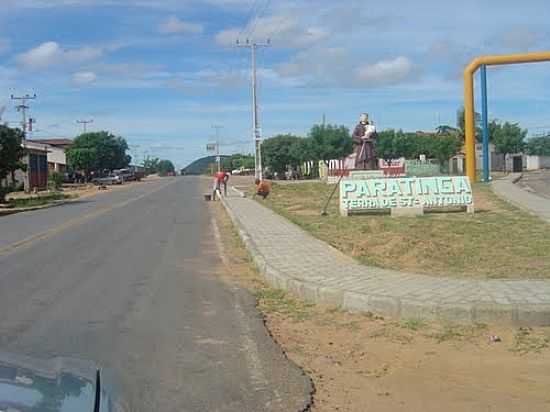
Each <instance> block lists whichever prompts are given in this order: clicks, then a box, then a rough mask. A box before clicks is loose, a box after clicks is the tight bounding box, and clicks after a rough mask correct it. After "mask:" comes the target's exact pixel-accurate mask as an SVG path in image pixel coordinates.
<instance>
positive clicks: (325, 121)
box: [323, 113, 327, 128]
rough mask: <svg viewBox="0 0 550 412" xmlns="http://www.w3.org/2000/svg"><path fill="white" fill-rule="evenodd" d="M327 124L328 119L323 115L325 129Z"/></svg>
mask: <svg viewBox="0 0 550 412" xmlns="http://www.w3.org/2000/svg"><path fill="white" fill-rule="evenodd" d="M326 124H327V117H326V116H325V114H324V113H323V128H324V127H325V126H326Z"/></svg>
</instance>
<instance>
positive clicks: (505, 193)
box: [491, 173, 550, 222]
mask: <svg viewBox="0 0 550 412" xmlns="http://www.w3.org/2000/svg"><path fill="white" fill-rule="evenodd" d="M520 178H521V174H520V173H513V174H510V175H509V176H507V177H505V178H502V179H496V180H493V182H492V183H491V185H492V186H493V190H494V191H495V192H496V193H497V194H498V195H499V196H500V197H502V198H504V199H505V200H507V201H508V202H510V203H512V204H513V205H515V206H517V207H519V208H521V209H523V210H526V211H528V212H531V213H533V214H535V215H537V216H539V217H540V218H542V219H544V220H546V221H548V222H550V200H548V199H545V198H544V197H541V196H537V195H536V194H534V193H531V192H528V191H527V190H525V189H523V188H522V187H521V186H519V185H517V184H515V183H514V182H515V181H517V179H520Z"/></svg>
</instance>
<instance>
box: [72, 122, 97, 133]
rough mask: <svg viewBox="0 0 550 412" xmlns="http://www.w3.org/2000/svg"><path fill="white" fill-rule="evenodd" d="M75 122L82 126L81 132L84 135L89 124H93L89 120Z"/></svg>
mask: <svg viewBox="0 0 550 412" xmlns="http://www.w3.org/2000/svg"><path fill="white" fill-rule="evenodd" d="M76 122H77V123H79V124H81V125H82V132H83V133H86V126H88V125H89V124H91V123H93V122H94V119H90V120H77V121H76Z"/></svg>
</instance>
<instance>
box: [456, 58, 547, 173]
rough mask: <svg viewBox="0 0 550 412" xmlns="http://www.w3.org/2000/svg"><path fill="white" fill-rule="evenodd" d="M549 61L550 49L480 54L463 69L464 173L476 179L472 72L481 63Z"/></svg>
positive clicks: (489, 64)
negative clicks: (516, 52) (495, 54)
mask: <svg viewBox="0 0 550 412" xmlns="http://www.w3.org/2000/svg"><path fill="white" fill-rule="evenodd" d="M544 61H550V51H544V52H533V53H521V54H507V55H498V56H480V57H477V58H475V59H474V60H472V61H471V62H470V64H469V65H468V66H467V67H466V68H465V69H464V145H465V146H466V153H465V155H466V175H467V176H468V177H469V178H470V181H471V182H475V180H476V136H475V123H474V112H475V110H474V73H475V72H476V70H477V69H478V68H479V66H481V65H482V64H485V65H487V66H494V65H502V64H519V63H534V62H544Z"/></svg>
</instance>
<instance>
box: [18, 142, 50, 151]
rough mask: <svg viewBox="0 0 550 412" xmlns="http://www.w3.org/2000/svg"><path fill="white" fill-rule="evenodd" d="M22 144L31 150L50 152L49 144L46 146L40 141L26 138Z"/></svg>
mask: <svg viewBox="0 0 550 412" xmlns="http://www.w3.org/2000/svg"><path fill="white" fill-rule="evenodd" d="M21 146H23V148H25V149H27V151H29V152H40V153H48V146H46V145H45V144H41V143H39V142H38V141H30V140H25V141H24V142H23V143H21Z"/></svg>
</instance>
